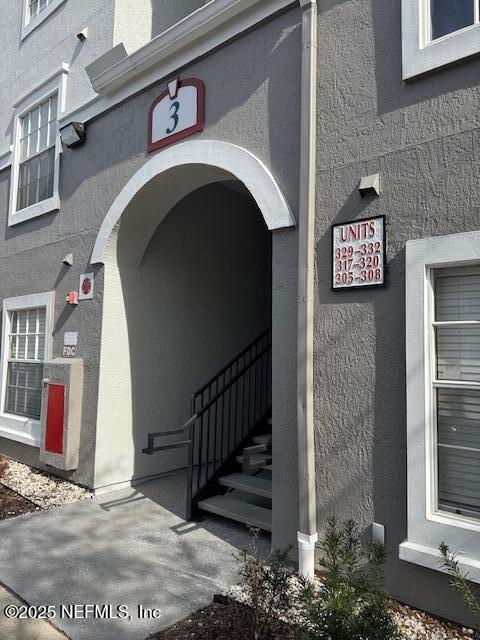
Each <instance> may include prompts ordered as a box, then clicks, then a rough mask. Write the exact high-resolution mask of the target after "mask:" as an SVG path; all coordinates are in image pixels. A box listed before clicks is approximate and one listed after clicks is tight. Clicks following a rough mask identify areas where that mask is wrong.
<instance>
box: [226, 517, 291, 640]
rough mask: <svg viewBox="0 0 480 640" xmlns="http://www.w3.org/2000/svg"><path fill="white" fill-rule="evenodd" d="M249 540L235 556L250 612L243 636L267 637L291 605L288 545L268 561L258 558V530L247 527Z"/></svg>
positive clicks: (250, 639)
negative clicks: (249, 542) (249, 532)
mask: <svg viewBox="0 0 480 640" xmlns="http://www.w3.org/2000/svg"><path fill="white" fill-rule="evenodd" d="M250 531H251V534H252V542H251V544H250V546H249V547H247V548H244V549H242V550H241V551H240V552H239V555H238V556H237V559H238V560H239V561H240V562H241V569H240V575H241V577H242V586H243V589H244V592H245V595H246V599H247V602H248V604H249V606H250V608H251V615H250V617H249V619H247V620H246V621H245V622H246V628H245V638H246V639H248V640H269V638H271V637H272V633H273V632H274V630H275V628H276V626H277V625H278V621H279V618H281V617H282V615H284V614H285V613H286V612H287V611H288V610H289V609H290V607H291V596H290V584H289V583H290V578H291V575H292V572H291V571H290V570H289V569H288V568H287V557H288V554H289V552H290V548H289V549H286V550H285V551H273V552H272V553H271V555H270V558H269V561H268V563H264V562H263V561H262V560H261V559H260V558H259V553H258V544H257V542H258V535H259V531H258V529H250Z"/></svg>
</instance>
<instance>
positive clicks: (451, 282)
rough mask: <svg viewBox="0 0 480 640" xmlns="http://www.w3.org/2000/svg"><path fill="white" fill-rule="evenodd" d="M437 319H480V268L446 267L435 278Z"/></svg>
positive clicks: (442, 320)
mask: <svg viewBox="0 0 480 640" xmlns="http://www.w3.org/2000/svg"><path fill="white" fill-rule="evenodd" d="M435 320H437V321H439V322H446V321H450V322H455V321H459V320H462V321H463V320H480V269H478V268H477V269H445V271H444V272H442V271H439V272H437V276H436V278H435Z"/></svg>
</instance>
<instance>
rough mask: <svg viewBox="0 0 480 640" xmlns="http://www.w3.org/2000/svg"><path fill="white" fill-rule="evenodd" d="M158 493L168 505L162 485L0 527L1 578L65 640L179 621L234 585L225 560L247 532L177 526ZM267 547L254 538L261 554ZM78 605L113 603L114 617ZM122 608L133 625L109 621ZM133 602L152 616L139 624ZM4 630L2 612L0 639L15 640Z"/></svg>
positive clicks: (219, 525) (126, 633)
mask: <svg viewBox="0 0 480 640" xmlns="http://www.w3.org/2000/svg"><path fill="white" fill-rule="evenodd" d="M165 492H167V494H168V495H169V497H170V500H173V502H175V495H176V494H175V491H174V490H169V489H168V483H167V485H166V484H165V480H164V481H163V484H162V481H156V482H154V483H148V484H145V485H143V486H142V487H141V490H139V489H136V490H133V489H130V490H128V491H127V492H123V493H121V494H115V495H112V494H109V495H107V496H105V497H104V498H101V499H98V498H97V499H96V500H95V501H92V502H80V503H76V504H72V505H68V506H66V507H62V508H60V509H53V510H51V511H44V512H37V513H32V514H28V515H24V516H20V517H18V518H13V519H11V520H4V521H2V522H0V582H1V583H3V584H5V585H6V586H7V587H8V588H9V589H11V590H12V591H13V592H14V593H16V594H18V595H19V596H20V597H21V598H22V599H23V600H25V601H26V602H28V603H29V604H31V605H36V606H40V605H54V607H55V611H56V618H55V620H53V622H54V624H55V626H56V627H58V628H59V629H62V630H63V631H64V632H65V633H66V634H67V635H68V636H69V637H70V638H71V639H72V640H123V639H125V640H127V639H128V640H144V638H146V636H148V635H149V634H150V633H152V632H155V631H158V630H159V629H161V628H163V627H166V626H169V625H171V624H172V623H174V622H176V621H178V620H181V619H183V618H184V617H186V616H187V615H189V614H190V613H192V612H193V611H195V610H197V609H198V608H199V607H202V606H205V605H207V604H209V603H210V602H211V600H212V596H213V595H214V594H215V593H219V592H221V591H222V590H223V589H224V588H225V587H226V586H228V585H230V584H233V583H235V582H236V581H237V580H238V577H237V568H238V567H237V563H236V561H235V560H234V557H233V554H234V553H235V552H236V550H238V549H239V548H241V547H242V546H245V545H246V544H248V532H247V530H246V528H245V527H243V526H241V525H236V524H235V523H228V522H226V521H222V520H220V519H218V520H216V519H208V520H206V521H204V522H202V523H185V522H184V520H182V519H181V518H180V517H179V516H178V515H177V514H175V513H173V510H175V509H174V508H173V509H172V510H170V511H169V510H167V509H166V508H164V507H163V506H160V504H159V503H160V502H162V503H163V504H165V502H166V500H164V499H162V496H164V495H165ZM170 506H171V508H172V505H170ZM268 546H269V541H268V539H262V540H261V544H260V548H261V551H262V553H267V552H268ZM62 605H63V609H62ZM71 605H80V606H78V607H77V609H76V616H77V619H69V617H68V616H69V615H72V613H73V612H72V610H71V608H70V607H69V606H71ZM82 605H100V606H103V605H111V607H112V609H111V615H112V616H114V617H112V618H110V619H100V618H99V616H104V615H109V613H110V612H109V610H108V609H107V608H103V609H101V610H97V612H96V616H97V617H96V618H95V617H94V616H95V613H94V612H93V611H92V610H91V609H85V608H84V607H83V606H82ZM121 605H122V606H124V607H125V608H123V609H121V613H120V616H123V615H127V611H128V616H129V617H130V618H131V619H129V618H117V617H116V615H117V607H119V606H121ZM139 606H142V607H144V608H145V609H147V608H149V609H157V610H158V613H156V614H154V615H157V616H159V617H158V618H157V619H154V618H153V619H152V618H150V619H148V618H143V619H141V618H139ZM123 612H125V614H124V613H123ZM147 615H148V614H147ZM6 624H7V621H6V619H5V617H4V615H3V609H0V637H1V638H9V639H10V638H12V639H13V640H14V639H15V636H12V635H10V634H8V633H6V632H4V631H3V629H4V625H6ZM5 628H6V627H5ZM53 633H54V631H52V635H51V638H52V640H53V639H55V640H56V637H55V635H53ZM36 638H38V640H40V639H41V638H42V636H41V635H40V632H39V633H38V635H33V636H28V635H23V636H21V639H22V640H34V639H36Z"/></svg>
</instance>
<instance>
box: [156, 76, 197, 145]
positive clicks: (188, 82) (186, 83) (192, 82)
mask: <svg viewBox="0 0 480 640" xmlns="http://www.w3.org/2000/svg"><path fill="white" fill-rule="evenodd" d="M183 87H196V89H197V122H196V124H194V125H193V127H189V128H188V129H184V131H179V132H178V133H175V134H173V136H168V137H167V138H164V139H163V140H158V141H157V142H152V135H153V111H154V109H155V107H156V106H157V104H158V103H159V102H161V101H162V100H163V99H164V98H166V97H167V96H168V95H169V92H168V89H167V90H166V91H164V92H163V93H162V94H161V95H159V96H158V98H156V99H155V101H154V102H153V104H152V106H151V107H150V111H149V112H148V153H151V152H152V151H157V150H158V149H163V148H164V147H168V146H170V145H171V144H175V142H178V141H179V140H183V139H184V138H188V137H189V136H192V135H193V134H195V133H200V131H203V130H204V129H205V83H204V82H203V80H200V79H199V78H185V80H179V81H178V88H179V89H181V88H183Z"/></svg>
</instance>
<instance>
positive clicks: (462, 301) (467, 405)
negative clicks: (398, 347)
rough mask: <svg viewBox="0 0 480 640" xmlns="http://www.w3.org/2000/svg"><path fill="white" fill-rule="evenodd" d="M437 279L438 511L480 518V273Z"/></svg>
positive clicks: (442, 274) (446, 272)
mask: <svg viewBox="0 0 480 640" xmlns="http://www.w3.org/2000/svg"><path fill="white" fill-rule="evenodd" d="M435 276H436V277H435V322H434V331H435V347H436V366H435V372H436V376H435V379H434V387H435V394H434V399H435V408H436V412H435V413H436V429H437V450H438V453H437V466H438V487H437V494H438V506H439V508H440V509H443V510H447V511H450V512H454V513H458V514H461V515H467V516H474V517H479V518H480V268H467V269H465V268H462V269H443V270H441V271H437V272H436V274H435ZM462 323H468V324H462ZM476 384H479V387H478V388H476V386H475V385H476Z"/></svg>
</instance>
